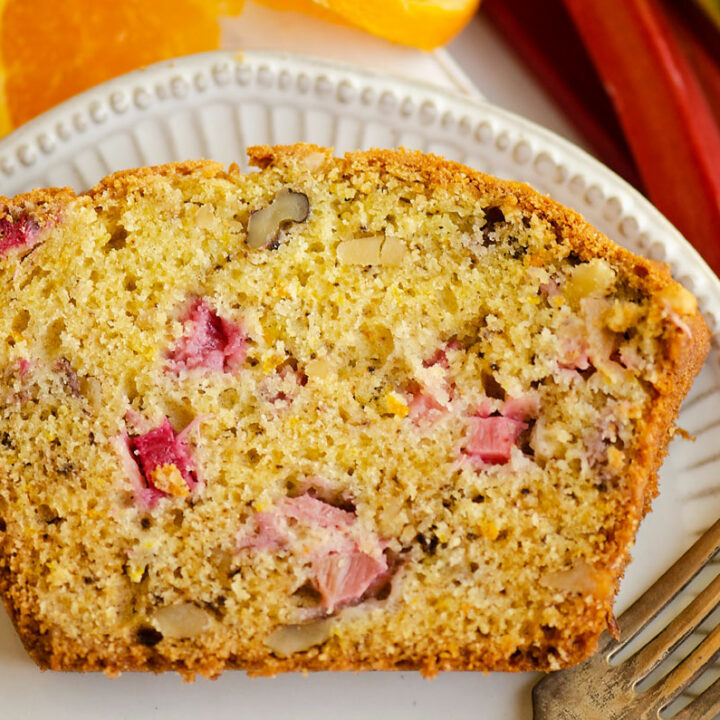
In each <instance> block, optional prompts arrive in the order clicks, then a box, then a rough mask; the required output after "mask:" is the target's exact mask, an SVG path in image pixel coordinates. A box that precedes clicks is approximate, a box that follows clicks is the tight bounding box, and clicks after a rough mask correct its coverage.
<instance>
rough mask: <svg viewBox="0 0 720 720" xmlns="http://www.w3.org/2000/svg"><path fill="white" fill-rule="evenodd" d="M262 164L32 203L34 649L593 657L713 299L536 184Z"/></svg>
mask: <svg viewBox="0 0 720 720" xmlns="http://www.w3.org/2000/svg"><path fill="white" fill-rule="evenodd" d="M250 155H251V158H252V160H253V162H254V164H255V165H257V166H258V167H259V168H260V171H259V172H251V173H249V174H242V173H241V172H240V171H239V170H238V169H237V167H235V166H231V167H230V168H229V169H228V170H227V171H226V170H224V169H223V168H222V166H220V165H218V164H215V163H211V162H189V163H183V164H176V165H168V166H163V167H159V168H144V169H140V170H134V171H128V172H124V173H119V174H116V175H113V176H111V177H109V178H107V179H105V180H104V181H103V182H101V183H100V184H99V185H98V186H97V187H95V188H94V189H92V190H91V191H89V192H88V193H86V194H83V195H79V196H75V195H74V194H73V193H72V192H71V191H69V190H39V191H34V192H32V193H29V194H27V195H24V196H18V197H16V198H14V199H4V200H2V205H0V215H2V217H1V218H0V233H2V239H1V240H0V274H1V280H2V288H3V289H2V294H3V301H2V309H1V310H0V337H2V338H3V339H4V341H3V342H2V344H1V347H0V368H1V370H0V371H1V372H2V378H3V381H2V384H1V387H0V412H1V417H0V591H1V592H2V595H3V598H4V601H5V604H6V606H7V608H8V611H9V613H10V615H11V617H12V618H13V621H14V622H15V625H16V627H17V629H18V631H19V633H20V635H21V637H22V639H23V641H24V643H25V645H26V647H27V649H28V651H29V652H30V653H31V655H32V656H33V657H34V659H35V660H36V661H37V662H38V663H39V664H40V665H41V666H43V667H49V668H54V669H74V670H104V671H105V672H107V673H108V674H111V675H113V674H117V673H119V672H121V671H123V670H131V669H147V670H153V671H162V670H167V669H174V670H177V671H179V672H181V673H182V674H183V675H184V676H185V677H187V678H190V677H192V676H193V675H194V674H195V673H198V672H199V673H202V674H203V675H207V676H216V675H218V674H219V673H220V672H221V671H222V670H223V669H226V668H245V669H247V670H248V671H249V672H251V673H259V674H273V673H277V672H282V671H286V670H305V669H309V670H319V669H413V668H415V669H421V670H423V672H425V673H426V674H428V675H432V674H434V673H436V672H437V671H438V670H447V669H478V670H526V669H544V670H550V669H557V668H561V667H565V666H568V665H570V664H573V663H575V662H578V661H579V660H581V659H583V658H584V657H586V656H587V655H588V654H589V653H590V652H592V651H593V649H594V648H595V647H596V643H597V638H598V635H599V634H600V632H601V631H602V629H603V628H604V627H605V626H606V624H607V621H608V619H609V618H610V617H611V612H612V600H613V597H614V594H615V592H616V590H617V585H618V581H619V578H620V576H621V574H622V572H623V569H624V566H625V564H626V562H627V561H628V558H629V550H630V547H631V545H632V542H633V538H634V535H635V532H636V529H637V526H638V523H639V521H640V519H641V517H642V515H643V514H644V512H646V510H647V509H648V507H649V501H650V499H651V498H652V497H653V495H654V494H655V493H656V472H657V469H658V467H659V465H660V463H661V461H662V457H663V455H664V454H665V452H666V448H667V444H668V440H669V438H670V435H671V433H672V430H673V421H674V418H675V416H676V414H677V410H678V406H679V403H680V401H681V399H682V397H683V396H684V394H685V393H686V391H687V389H688V388H689V386H690V383H691V381H692V377H693V375H694V374H695V373H696V372H697V371H698V370H699V368H700V366H701V364H702V362H703V360H704V357H705V355H706V353H707V348H708V331H707V328H706V326H705V324H704V323H703V321H702V319H701V317H700V315H699V313H698V311H697V308H696V303H695V299H694V298H693V297H692V295H691V294H690V293H688V292H687V291H685V290H684V289H683V288H681V287H680V286H679V285H677V284H676V283H675V282H674V281H673V280H672V279H671V277H670V275H669V273H668V272H667V270H666V269H665V268H664V267H661V266H659V265H657V264H654V263H651V262H650V261H648V260H645V259H642V258H639V257H636V256H634V255H632V254H630V253H629V252H627V251H626V250H624V249H621V248H620V247H618V246H616V245H615V244H614V243H612V242H611V241H610V240H608V239H607V238H605V237H604V236H602V235H601V234H599V233H598V232H597V231H595V230H594V229H593V228H591V227H590V226H589V225H587V224H586V223H585V222H584V221H583V220H582V218H580V217H579V216H578V215H576V214H575V213H573V212H572V211H570V210H567V209H566V208H563V207H561V206H559V205H557V204H556V203H554V202H553V201H551V200H549V199H548V198H545V197H543V196H540V195H538V194H537V193H535V192H534V191H533V190H532V189H530V188H529V187H527V186H524V185H519V184H515V183H509V182H504V181H500V180H496V179H494V178H491V177H488V176H485V175H482V174H480V173H477V172H475V171H472V170H469V169H468V168H465V167H462V166H460V165H455V164H452V163H449V162H446V161H444V160H442V159H440V158H437V157H433V156H427V155H422V154H420V153H412V152H405V151H371V152H366V153H351V154H348V155H346V156H345V157H344V158H340V159H337V158H333V157H332V154H331V152H330V151H328V150H325V149H322V148H318V147H314V146H305V145H298V146H292V147H276V148H270V147H259V148H252V149H251V150H250ZM251 218H253V219H252V220H251Z"/></svg>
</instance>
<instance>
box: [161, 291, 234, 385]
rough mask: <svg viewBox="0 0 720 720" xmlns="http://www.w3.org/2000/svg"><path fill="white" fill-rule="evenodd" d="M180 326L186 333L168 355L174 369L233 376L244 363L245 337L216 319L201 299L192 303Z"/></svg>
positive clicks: (229, 323) (222, 320)
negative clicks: (200, 369)
mask: <svg viewBox="0 0 720 720" xmlns="http://www.w3.org/2000/svg"><path fill="white" fill-rule="evenodd" d="M184 322H185V324H186V328H187V329H188V330H189V331H188V332H187V333H186V334H185V335H184V336H183V337H182V338H180V340H179V341H178V343H177V345H176V346H175V348H174V349H173V350H172V351H171V352H170V360H171V361H172V362H173V363H174V364H175V366H176V367H178V368H187V369H193V368H204V369H206V370H215V371H223V372H234V371H235V370H237V368H238V367H240V365H242V364H243V363H244V362H245V356H246V354H247V337H246V335H245V333H244V332H243V330H242V328H241V327H240V326H239V325H238V324H237V323H234V322H231V321H230V320H226V319H225V318H222V317H220V316H219V315H218V314H217V313H216V312H215V310H213V309H212V308H211V307H210V305H208V304H207V303H206V302H205V300H203V299H202V298H197V299H196V300H194V301H193V303H192V305H191V306H190V309H189V311H188V313H187V315H186V317H185V319H184Z"/></svg>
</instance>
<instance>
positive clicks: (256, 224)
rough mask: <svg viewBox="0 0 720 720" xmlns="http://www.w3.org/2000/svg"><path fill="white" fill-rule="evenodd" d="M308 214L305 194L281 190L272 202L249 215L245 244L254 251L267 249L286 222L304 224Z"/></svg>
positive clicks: (286, 189) (308, 206)
mask: <svg viewBox="0 0 720 720" xmlns="http://www.w3.org/2000/svg"><path fill="white" fill-rule="evenodd" d="M309 214H310V202H309V201H308V196H307V195H305V193H301V192H295V191H293V190H290V189H289V188H283V189H282V190H281V191H280V192H279V193H278V194H277V195H276V196H275V198H274V199H273V201H272V202H271V203H270V204H269V205H268V206H267V207H264V208H261V209H260V210H255V211H254V212H252V213H251V214H250V219H249V220H248V226H247V244H248V245H249V246H250V247H251V248H254V249H258V248H262V247H268V245H271V244H272V243H273V242H274V241H275V240H277V237H278V235H279V233H280V230H281V229H282V226H283V225H284V224H285V223H287V222H305V220H307V217H308V215H309Z"/></svg>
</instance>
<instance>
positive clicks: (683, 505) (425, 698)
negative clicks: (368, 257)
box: [0, 52, 720, 720]
mask: <svg viewBox="0 0 720 720" xmlns="http://www.w3.org/2000/svg"><path fill="white" fill-rule="evenodd" d="M298 141H309V142H315V143H318V144H320V145H330V146H334V147H335V148H336V151H337V152H343V151H345V150H351V149H357V148H368V147H371V146H376V147H393V146H398V145H404V146H406V147H410V148H418V149H421V150H425V151H430V152H435V153H440V154H442V155H445V156H447V157H449V158H452V159H454V160H459V161H461V162H464V163H466V164H468V165H470V166H472V167H475V168H478V169H480V170H483V171H485V172H489V173H492V174H495V175H498V176H501V177H506V178H512V179H516V180H524V181H527V182H530V183H531V184H532V185H534V186H535V187H536V188H537V189H539V190H540V191H542V192H545V193H548V194H549V195H552V196H553V197H554V198H556V199H557V200H559V201H561V202H563V203H565V204H567V205H570V206H572V207H574V208H576V209H577V210H579V211H580V212H582V213H583V214H584V215H585V216H586V217H587V218H588V219H589V220H590V221H591V222H592V223H594V224H595V225H596V226H597V227H598V228H599V229H601V230H602V231H604V232H605V233H606V234H607V235H609V236H610V237H612V238H614V239H615V240H616V241H618V242H619V243H621V244H623V245H625V246H627V247H629V248H630V249H632V250H635V251H637V252H639V253H642V254H645V255H649V256H651V257H653V258H656V259H659V260H665V261H666V262H669V263H670V265H671V267H672V269H673V272H674V274H675V276H676V277H677V278H678V279H679V280H680V281H681V282H683V283H684V284H685V285H686V286H687V287H689V288H690V289H691V290H693V292H695V294H696V295H697V296H698V298H699V300H700V304H701V307H702V310H703V312H704V314H705V316H706V318H707V320H708V323H709V324H710V326H711V327H712V328H713V330H715V329H716V328H717V327H718V319H720V282H719V281H718V279H717V278H716V277H715V275H713V273H712V272H711V271H710V270H709V268H708V267H707V266H706V265H705V264H704V263H703V261H702V260H701V259H700V258H699V256H698V255H697V253H696V252H695V251H694V250H693V249H692V248H691V247H690V246H689V245H688V244H687V243H686V242H685V241H684V240H683V239H682V237H681V236H680V235H679V234H678V232H677V231H676V230H675V229H674V228H673V227H672V226H671V225H670V224H669V223H668V222H667V221H666V220H665V219H664V218H663V217H662V216H661V215H660V214H659V213H658V212H657V211H656V210H655V209H654V208H653V207H652V206H651V205H650V204H649V203H648V202H647V201H646V200H644V199H643V198H642V196H640V195H639V194H638V193H637V192H635V191H634V190H633V189H632V188H631V187H630V186H628V185H627V184H626V183H624V182H623V181H622V180H620V179H619V178H618V177H617V176H616V175H614V174H613V173H612V172H611V171H610V170H608V169H607V168H605V167H604V166H603V165H601V164H600V163H598V162H597V161H595V160H593V159H592V158H591V157H589V156H588V155H587V154H585V153H584V152H582V151H581V150H579V149H577V148H576V147H574V146H573V145H571V144H569V143H567V142H565V141H564V140H562V139H560V138H559V137H557V136H556V135H554V134H552V133H550V132H549V131H547V130H543V129H542V128H539V127H537V126H535V125H533V124H532V123H529V122H528V121H526V120H523V119H522V118H519V117H516V116H514V115H512V114H510V113H507V112H505V111H503V110H501V109H499V108H497V107H494V106H492V105H489V104H487V103H485V102H482V101H480V100H477V99H473V98H468V97H463V96H460V95H457V94H453V93H451V92H449V91H444V90H439V89H437V88H435V87H432V86H428V85H423V84H420V83H411V82H408V81H406V80H402V79H399V78H393V77H387V76H382V75H380V74H375V73H372V72H368V71H365V70H358V69H353V68H351V67H344V66H338V65H337V64H333V65H331V64H329V63H326V62H321V61H318V60H312V59H310V58H302V57H298V56H289V55H283V54H277V53H262V52H252V53H245V54H243V55H242V56H240V57H236V56H234V55H233V54H232V53H226V52H216V53H207V54H203V55H197V56H192V57H188V58H184V59H180V60H177V61H174V62H171V63H162V64H160V65H156V66H154V67H151V68H149V69H147V70H142V71H137V72H134V73H131V74H129V75H126V76H124V77H121V78H118V79H116V80H113V81H110V82H109V83H106V84H104V85H101V86H99V87H97V88H95V89H93V90H90V91H88V92H86V93H83V94H82V95H80V96H78V97H76V98H74V99H72V100H69V101H68V102H66V103H64V104H62V105H60V106H59V107H57V108H55V109H54V110H51V111H50V112H48V113H46V114H45V115H43V116H41V117H39V118H37V119H36V120H33V121H32V122H30V123H29V124H28V125H26V126H24V127H22V128H20V129H19V130H17V131H16V132H15V133H13V134H12V135H10V136H9V137H7V138H6V139H5V140H3V141H1V142H0V191H1V192H2V193H3V194H5V195H13V194H15V193H18V192H22V191H24V190H28V189H30V188H33V187H37V186H47V185H71V186H73V187H75V188H76V189H77V190H83V189H85V188H87V187H89V186H90V185H92V184H93V183H95V182H96V181H97V180H99V179H100V178H101V177H102V176H104V175H106V174H107V173H109V172H111V171H114V170H118V169H121V168H127V167H134V166H138V165H148V164H157V163H164V162H169V161H172V160H182V159H187V158H197V157H210V158H213V159H216V160H221V161H223V162H232V161H235V162H239V163H240V164H241V165H245V152H244V149H245V147H246V146H247V145H251V144H256V143H270V144H272V143H294V142H298ZM717 370H718V355H717V350H716V349H713V352H712V354H711V357H710V360H709V361H708V363H707V364H706V367H705V368H704V369H703V371H702V373H701V375H700V377H699V378H698V380H697V382H696V384H695V387H694V388H693V390H692V392H691V395H690V397H689V398H688V400H687V401H686V403H685V407H684V410H683V413H682V415H681V425H682V426H683V427H684V428H686V429H687V430H688V431H690V432H691V433H694V434H696V435H697V442H695V443H694V444H690V443H687V442H682V441H676V442H674V443H673V445H672V447H671V451H670V454H669V456H668V458H667V460H666V462H665V465H664V467H663V471H662V474H661V488H662V494H661V496H660V498H659V499H658V500H656V501H655V504H654V511H653V513H652V514H651V515H650V516H649V517H648V518H647V519H646V520H645V522H644V524H643V527H642V529H641V532H640V535H639V537H638V541H637V545H636V548H635V552H634V556H635V559H634V562H633V563H632V565H631V566H630V568H629V570H628V572H627V575H626V578H625V580H624V581H623V587H622V590H621V594H620V597H619V599H618V603H617V609H618V610H622V608H623V607H625V606H626V605H627V604H628V603H629V601H631V600H632V599H633V598H634V597H636V596H637V595H638V594H639V593H640V592H642V590H643V589H644V588H645V587H647V586H648V585H649V583H650V582H651V581H652V580H653V579H654V578H655V577H656V576H657V575H658V574H659V573H660V571H661V570H663V569H664V568H665V567H666V566H668V565H669V564H670V562H671V561H672V560H673V559H674V558H675V557H677V556H678V555H679V554H680V552H681V551H682V550H683V549H684V548H685V547H687V546H688V545H689V544H690V542H691V541H692V540H693V539H694V538H695V537H696V536H697V533H698V532H700V531H701V530H702V529H703V528H705V527H707V526H708V525H709V524H710V523H711V521H713V520H714V519H715V518H716V517H718V515H719V514H720V452H718V449H719V448H720V382H719V380H720V378H719V377H718V372H717ZM535 680H536V677H535V675H533V674H519V675H506V674H497V673H496V674H493V675H490V676H483V675H480V674H476V673H447V674H444V675H441V676H440V677H439V678H437V679H436V680H434V681H432V682H429V681H426V680H423V679H422V678H420V676H419V675H418V674H416V673H365V674H359V675H352V674H334V675H330V674H327V673H320V674H316V675H313V676H309V677H303V676H301V675H295V676H286V677H279V678H275V679H252V680H251V679H248V678H247V677H246V676H245V675H244V674H243V673H238V672H229V673H226V674H225V675H224V676H223V677H222V678H221V679H220V680H218V681H217V682H212V683H211V682H208V681H205V680H199V681H197V682H196V683H195V684H194V685H183V684H182V683H181V681H180V680H179V679H178V678H177V677H176V676H174V675H165V676H161V677H154V676H151V675H144V674H126V675H124V676H123V677H121V678H120V679H118V680H114V681H111V680H109V679H107V678H105V677H104V676H102V675H86V676H83V675H70V674H55V673H46V674H40V672H39V671H38V670H37V669H36V668H35V666H34V665H33V664H32V662H31V661H30V660H29V659H28V657H27V656H26V654H25V652H24V651H23V649H22V647H21V645H20V642H19V641H18V640H17V638H16V637H15V634H14V632H13V630H12V627H11V625H10V622H9V620H8V619H7V617H6V616H5V615H4V614H2V615H0V717H2V718H25V717H27V718H37V717H44V716H47V715H49V714H50V713H52V715H53V717H55V718H57V720H61V718H72V719H73V720H81V719H82V718H97V717H103V718H107V719H108V720H110V719H111V718H112V719H115V718H117V719H120V718H129V719H132V720H139V719H141V718H154V717H158V718H159V717H172V718H174V719H175V720H183V719H185V718H187V719H188V720H190V719H192V720H198V718H203V717H208V716H209V715H210V713H212V717H213V718H214V719H216V720H222V719H223V718H233V720H240V719H241V718H257V717H262V718H264V720H272V719H273V718H286V717H287V718H289V717H292V718H293V719H294V720H302V719H304V718H307V719H308V720H309V719H312V720H324V719H325V718H327V719H328V720H329V719H331V718H332V719H333V720H334V719H335V718H344V719H347V720H350V719H353V718H363V719H365V718H368V717H376V718H393V719H395V720H403V719H406V720H409V719H410V718H437V717H447V718H450V719H452V720H461V719H463V718H468V719H469V718H472V719H473V720H483V719H487V720H525V719H529V718H530V717H531V710H530V695H529V690H530V688H531V686H532V684H533V683H534V682H535Z"/></svg>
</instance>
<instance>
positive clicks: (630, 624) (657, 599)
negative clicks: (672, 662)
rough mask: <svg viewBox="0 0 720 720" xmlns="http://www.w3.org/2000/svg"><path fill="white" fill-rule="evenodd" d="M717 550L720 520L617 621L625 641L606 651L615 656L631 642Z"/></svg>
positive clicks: (612, 644)
mask: <svg viewBox="0 0 720 720" xmlns="http://www.w3.org/2000/svg"><path fill="white" fill-rule="evenodd" d="M718 548H720V519H718V520H717V521H716V522H715V524H714V525H713V526H712V527H711V528H710V529H709V530H708V531H707V532H706V533H704V534H703V535H702V536H701V537H700V539H699V540H698V541H697V542H696V543H695V544H694V545H693V546H692V547H691V548H690V549H689V550H688V551H687V552H686V553H685V554H684V555H683V556H682V557H680V558H679V559H678V560H677V561H676V562H675V564H674V565H673V566H672V567H671V568H670V569H669V570H668V571H667V572H665V574H664V575H662V577H661V578H660V579H659V580H657V581H656V582H655V583H654V585H652V587H650V589H649V590H647V591H646V592H645V593H644V594H643V595H641V596H640V597H639V598H638V599H637V600H636V601H635V602H634V603H633V604H632V605H631V606H630V607H629V608H628V609H627V610H626V611H625V612H624V613H623V614H622V615H621V616H620V617H619V618H618V625H619V627H620V634H621V637H622V640H621V642H619V643H615V641H613V640H609V641H608V642H607V643H606V645H605V647H604V648H603V650H604V651H607V650H608V649H609V648H611V649H612V652H613V653H614V652H616V651H617V650H619V649H620V648H621V647H622V646H623V645H625V644H626V643H628V642H629V641H630V640H632V639H633V638H634V637H635V635H637V633H638V632H639V631H640V630H642V628H643V627H644V626H645V625H646V624H647V623H648V622H650V620H652V619H653V618H654V617H655V616H656V615H657V614H658V613H659V612H660V611H661V610H662V609H663V608H664V607H665V605H667V603H669V602H670V601H671V600H672V599H673V598H674V597H675V596H676V595H677V594H678V593H679V592H680V591H681V590H682V589H683V588H684V587H685V586H686V585H687V584H688V583H689V582H690V581H691V580H692V579H693V578H694V577H695V575H697V574H698V573H699V572H700V570H702V568H703V567H704V566H705V564H706V563H707V561H708V560H709V559H710V558H711V557H712V556H713V555H714V554H715V552H716V551H717V550H718Z"/></svg>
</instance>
